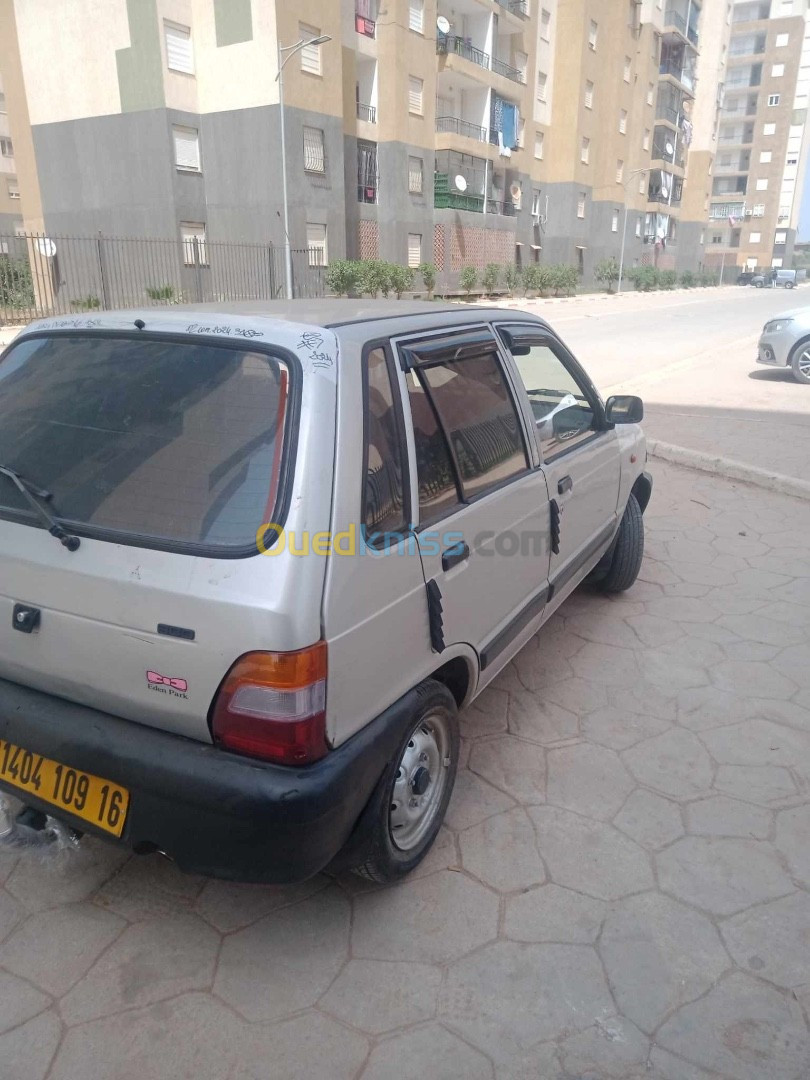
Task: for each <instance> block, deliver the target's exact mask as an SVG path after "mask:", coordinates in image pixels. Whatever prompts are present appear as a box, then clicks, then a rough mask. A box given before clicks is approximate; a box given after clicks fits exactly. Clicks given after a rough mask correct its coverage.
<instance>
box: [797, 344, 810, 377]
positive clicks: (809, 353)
mask: <svg viewBox="0 0 810 1080" xmlns="http://www.w3.org/2000/svg"><path fill="white" fill-rule="evenodd" d="M799 371H800V372H801V373H802V375H803V376H804V377H805V379H810V349H805V350H804V352H803V353H802V354H801V355H800V357H799Z"/></svg>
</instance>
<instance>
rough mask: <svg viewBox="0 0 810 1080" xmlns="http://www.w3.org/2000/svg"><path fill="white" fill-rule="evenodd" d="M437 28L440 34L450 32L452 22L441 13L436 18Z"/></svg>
mask: <svg viewBox="0 0 810 1080" xmlns="http://www.w3.org/2000/svg"><path fill="white" fill-rule="evenodd" d="M436 29H437V30H438V31H439V33H440V34H449V33H450V23H449V22H448V20H447V19H445V17H444V15H440V16H439V17H438V19H437V20H436Z"/></svg>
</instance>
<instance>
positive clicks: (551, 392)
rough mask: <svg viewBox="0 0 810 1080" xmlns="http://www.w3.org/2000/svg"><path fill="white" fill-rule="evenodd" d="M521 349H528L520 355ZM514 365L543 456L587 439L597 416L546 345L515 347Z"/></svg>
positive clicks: (594, 426)
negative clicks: (527, 399)
mask: <svg viewBox="0 0 810 1080" xmlns="http://www.w3.org/2000/svg"><path fill="white" fill-rule="evenodd" d="M523 349H527V350H528V351H526V352H525V354H524V355H521V353H522V351H523ZM515 351H516V353H517V355H515V358H514V359H515V364H516V366H517V369H518V371H519V372H520V377H521V379H522V380H523V385H524V386H525V388H526V393H527V395H528V397H529V402H530V404H531V407H532V413H533V414H534V419H535V423H536V424H537V433H538V438H539V440H540V450H541V453H542V455H543V458H544V459H546V460H548V458H551V457H554V455H555V454H559V453H562V452H563V451H564V450H567V449H569V448H570V447H571V446H572V445H575V444H576V443H578V442H582V441H583V440H584V439H587V438H590V436H591V435H592V434H593V432H594V431H595V429H596V418H595V417H594V413H593V409H592V407H591V405H590V403H589V401H588V398H587V396H586V395H585V393H584V391H583V388H582V387H581V386H580V385H579V383H578V382H577V380H576V379H575V378H574V376H573V375H572V374H571V372H570V371H569V370H568V368H567V367H566V366H565V364H563V362H562V360H561V359H560V358H559V356H557V354H556V353H555V352H554V351H553V350H552V349H551V348H550V347H549V346H548V345H545V344H537V345H531V346H522V347H520V348H516V350H515Z"/></svg>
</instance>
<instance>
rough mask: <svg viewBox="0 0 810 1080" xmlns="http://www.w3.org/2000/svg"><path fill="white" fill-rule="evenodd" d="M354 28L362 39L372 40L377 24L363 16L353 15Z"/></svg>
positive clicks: (375, 34) (375, 33)
mask: <svg viewBox="0 0 810 1080" xmlns="http://www.w3.org/2000/svg"><path fill="white" fill-rule="evenodd" d="M354 28H355V30H356V31H357V33H358V34H362V35H363V37H369V38H374V37H376V36H377V24H376V23H375V21H374V20H373V19H367V18H366V17H365V15H355V17H354Z"/></svg>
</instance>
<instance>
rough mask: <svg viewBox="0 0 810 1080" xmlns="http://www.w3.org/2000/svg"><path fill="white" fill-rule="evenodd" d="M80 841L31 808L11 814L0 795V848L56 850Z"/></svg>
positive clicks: (74, 833)
mask: <svg viewBox="0 0 810 1080" xmlns="http://www.w3.org/2000/svg"><path fill="white" fill-rule="evenodd" d="M81 837H82V834H81V833H80V832H78V831H77V830H76V829H71V828H70V827H69V826H68V825H64V824H63V823H62V822H61V821H58V820H57V819H56V818H53V817H51V816H50V815H49V814H43V813H42V811H41V810H35V809H34V808H33V807H32V806H23V808H22V809H21V810H19V811H18V812H17V813H16V814H15V812H14V810H13V808H12V805H11V803H10V802H9V801H8V799H7V798H6V797H5V795H2V794H0V845H2V846H6V847H16V848H20V847H24V848H31V847H46V846H48V845H50V844H57V846H58V847H60V848H70V847H73V848H75V847H78V846H79V841H80V840H81Z"/></svg>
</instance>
